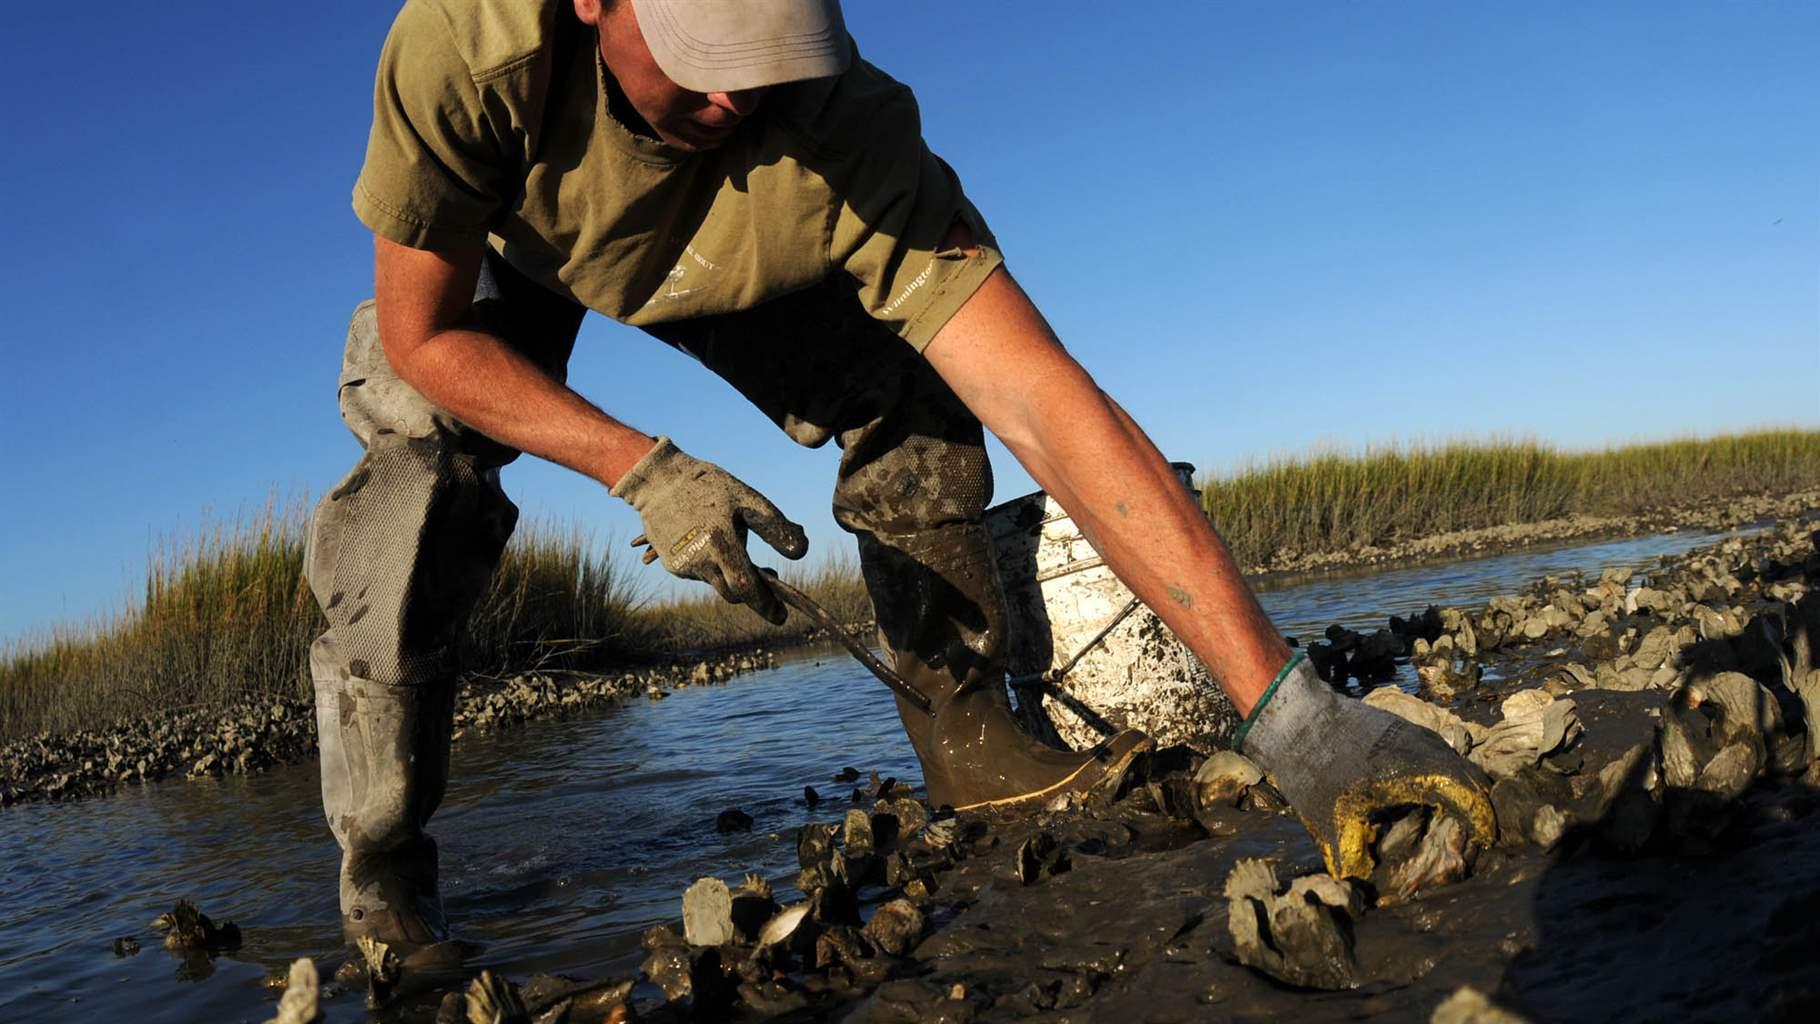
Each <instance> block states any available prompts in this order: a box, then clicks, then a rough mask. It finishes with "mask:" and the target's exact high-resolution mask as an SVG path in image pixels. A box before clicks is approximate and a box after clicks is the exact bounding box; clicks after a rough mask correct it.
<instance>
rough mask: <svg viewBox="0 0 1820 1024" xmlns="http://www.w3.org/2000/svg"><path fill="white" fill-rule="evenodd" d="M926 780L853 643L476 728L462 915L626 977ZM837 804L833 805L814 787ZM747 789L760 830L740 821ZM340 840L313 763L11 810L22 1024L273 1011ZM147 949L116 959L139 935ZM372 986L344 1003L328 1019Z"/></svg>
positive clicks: (332, 914) (459, 789)
mask: <svg viewBox="0 0 1820 1024" xmlns="http://www.w3.org/2000/svg"><path fill="white" fill-rule="evenodd" d="M1714 539H1715V537H1714V535H1713V534H1710V533H1703V532H1696V531H1687V532H1683V533H1677V534H1668V535H1662V536H1656V537H1648V538H1642V539H1638V540H1630V541H1617V542H1602V543H1597V544H1586V545H1574V546H1564V547H1560V548H1555V549H1551V550H1543V551H1524V552H1520V553H1517V554H1511V555H1503V556H1498V557H1494V558H1485V559H1477V560H1472V561H1456V562H1448V563H1442V564H1435V565H1428V566H1421V567H1416V568H1409V569H1397V570H1392V571H1387V572H1378V573H1372V574H1346V575H1338V574H1336V575H1326V576H1317V577H1303V578H1301V579H1297V580H1291V581H1276V582H1273V583H1271V584H1268V585H1266V587H1265V588H1264V589H1263V593H1262V595H1261V598H1262V600H1263V603H1264V605H1265V607H1266V609H1267V610H1268V611H1269V612H1270V614H1271V616H1272V618H1273V619H1274V620H1275V621H1276V622H1277V623H1278V625H1279V626H1281V627H1282V628H1283V629H1284V630H1285V632H1288V633H1290V634H1292V635H1296V636H1298V637H1300V638H1301V639H1303V641H1304V642H1306V641H1307V640H1311V639H1314V638H1317V637H1318V636H1319V635H1320V632H1321V630H1323V629H1325V627H1326V626H1327V625H1328V624H1330V623H1334V622H1338V623H1342V624H1344V625H1347V626H1349V627H1351V628H1355V629H1362V630H1364V629H1376V628H1379V627H1381V626H1383V625H1384V621H1385V619H1386V618H1387V617H1388V616H1389V615H1391V614H1399V615H1409V614H1411V613H1414V612H1419V611H1421V609H1422V608H1424V607H1426V606H1427V605H1428V604H1431V603H1432V604H1440V605H1446V604H1455V605H1472V604H1477V603H1480V602H1483V601H1484V600H1485V599H1486V598H1488V597H1491V596H1494V595H1497V594H1504V593H1510V592H1512V591H1514V590H1515V589H1517V588H1518V587H1520V586H1523V585H1525V584H1527V583H1529V582H1531V581H1533V580H1534V579H1536V578H1538V577H1540V576H1543V575H1550V574H1553V575H1560V574H1563V573H1566V572H1568V571H1571V570H1574V569H1578V570H1581V571H1584V572H1586V573H1588V574H1590V575H1593V576H1595V577H1596V574H1597V573H1598V571H1599V570H1600V569H1602V568H1604V567H1608V566H1613V565H1625V566H1630V567H1633V568H1638V569H1646V568H1648V567H1650V566H1652V565H1654V564H1655V562H1656V559H1657V558H1659V557H1661V556H1663V555H1672V554H1678V553H1680V552H1682V551H1685V550H1687V549H1688V548H1691V547H1695V546H1699V545H1701V544H1706V543H1711V542H1712V541H1713V540H1714ZM848 765H852V766H855V767H857V768H859V769H860V770H861V771H862V772H864V771H867V770H868V769H876V770H877V771H878V772H879V773H880V774H881V775H886V776H893V775H894V776H896V777H898V778H900V779H906V780H914V779H915V777H916V772H917V769H916V763H915V758H914V755H913V754H912V753H911V751H910V748H909V745H908V743H907V742H906V741H905V740H904V737H903V733H902V732H901V731H900V730H899V729H898V727H897V718H896V714H895V711H894V709H893V706H892V702H891V697H890V693H889V691H887V690H886V689H885V688H884V687H882V686H880V685H879V684H878V683H877V682H875V681H874V680H872V679H871V677H870V676H868V675H867V674H866V673H865V671H864V670H863V669H861V668H860V667H859V666H858V665H856V664H854V663H853V662H852V661H851V660H850V659H848V658H847V656H846V655H845V654H844V653H841V652H839V651H836V650H832V649H828V650H816V651H809V652H802V653H801V654H799V655H798V656H795V657H792V658H790V659H787V660H785V661H784V662H783V663H781V664H780V665H779V666H778V667H777V668H775V669H771V670H768V671H765V672H761V673H755V674H753V675H751V676H748V677H745V678H743V679H741V680H740V681H738V682H736V683H735V684H733V685H731V686H729V687H726V688H719V687H715V688H701V689H689V690H682V691H679V692H677V693H674V694H672V695H671V696H669V697H668V698H666V699H663V700H660V701H648V700H643V699H640V700H635V701H633V702H631V703H629V704H627V705H626V706H624V707H622V708H620V709H618V710H615V711H611V712H607V713H605V714H603V715H600V716H598V717H593V718H586V719H576V720H573V721H544V722H535V723H531V724H529V725H527V726H525V727H523V728H521V729H517V730H512V731H507V732H504V733H497V734H492V735H477V736H472V737H469V738H467V739H465V740H464V741H463V742H462V743H461V744H459V745H458V746H457V747H456V749H455V754H454V773H453V774H454V777H453V781H452V782H451V785H450V787H449V796H448V799H447V800H446V802H445V803H444V805H443V809H442V811H441V812H440V813H439V814H438V815H437V817H436V820H435V822H434V824H433V831H434V833H435V834H436V836H437V837H438V840H439V841H440V842H441V844H442V848H443V888H444V893H445V897H446V900H447V903H448V909H449V912H450V915H451V917H452V918H453V919H454V920H456V921H457V922H458V923H459V924H460V926H461V931H462V934H463V935H464V936H465V937H468V938H470V939H473V940H475V941H478V942H481V943H483V944H484V945H485V947H486V950H485V953H484V956H483V958H482V960H481V961H480V964H479V965H480V966H494V967H497V968H501V969H503V970H504V971H506V972H507V973H509V974H511V975H514V976H517V977H523V976H525V975H528V974H531V973H534V972H537V971H571V972H576V973H586V974H590V975H597V976H598V975H605V974H615V973H618V974H626V973H630V972H631V971H633V970H635V969H636V967H637V963H638V961H639V959H640V954H639V950H638V935H639V933H640V932H641V931H642V930H643V929H644V928H646V927H648V926H649V925H651V924H653V923H656V922H660V921H665V920H670V919H674V918H675V917H677V916H678V915H679V914H680V895H681V891H682V889H683V888H684V887H686V886H687V885H688V883H689V882H690V881H692V880H694V879H695V878H697V877H700V876H702V875H719V876H722V877H726V878H737V877H738V876H739V875H740V874H741V873H743V872H745V871H747V870H753V871H758V872H760V873H763V874H764V875H766V876H767V877H769V878H771V879H772V880H773V881H774V882H781V881H783V880H785V879H787V878H788V877H790V876H791V875H792V874H793V873H794V870H795V866H796V865H795V852H794V846H793V840H794V834H795V829H796V828H797V826H799V825H801V824H804V823H805V822H808V821H812V820H828V819H831V818H833V817H837V816H838V815H839V814H840V813H841V812H842V811H843V810H844V809H845V808H846V807H847V806H848V803H847V793H848V792H849V791H850V789H851V787H850V786H846V785H841V784H837V783H834V782H832V781H830V777H831V776H832V775H833V774H834V773H835V772H837V771H839V770H840V769H841V768H843V767H845V766H848ZM809 785H812V786H815V787H816V788H817V789H818V790H819V791H820V794H821V796H822V797H823V803H822V804H821V806H820V807H819V808H818V809H816V810H813V811H812V810H810V808H809V807H808V806H807V805H806V803H805V801H804V799H803V787H804V786H809ZM729 807H738V808H741V809H743V810H745V811H746V812H747V813H749V814H750V815H752V817H753V818H754V819H755V825H754V828H753V831H751V832H749V833H738V834H733V835H722V834H720V833H717V832H716V831H715V828H714V818H715V815H716V814H718V813H719V812H720V811H721V810H723V809H726V808H729ZM335 870H336V851H335V846H334V842H333V840H332V839H331V837H330V836H329V834H328V830H327V827H326V826H325V825H324V824H323V821H322V815H321V806H320V803H319V800H318V795H317V775H316V769H315V766H314V765H313V764H312V765H297V766H292V767H288V768H282V769H278V770H275V771H271V772H268V773H266V774H264V775H259V776H254V777H250V778H249V777H232V778H227V779H222V780H209V781H196V782H182V781H172V782H166V783H162V784H158V785H153V786H146V787H137V788H133V789H128V790H126V791H123V792H122V793H120V794H119V795H116V796H114V797H110V798H106V799H101V800H90V801H85V802H81V803H75V804H65V805H50V804H39V805H29V806H24V807H17V808H11V809H8V810H6V811H4V812H0V893H4V894H5V895H4V897H3V898H0V1019H20V1018H24V1017H26V1016H27V1015H28V1014H29V1015H30V1016H31V1019H34V1020H40V1021H54V1020H77V1019H82V1020H87V1019H118V1020H134V1021H191V1020H224V1021H226V1020H247V1021H263V1020H265V1019H267V1018H268V1017H269V1016H270V1014H271V1013H272V1007H273V1003H274V1001H275V996H274V995H273V994H272V993H271V992H269V991H268V990H266V989H265V988H264V987H263V984H262V981H263V979H264V978H265V976H266V975H267V974H268V973H271V972H272V971H275V970H280V969H282V967H283V966H284V965H285V964H286V963H288V962H289V961H290V960H291V959H293V958H295V957H297V956H302V955H312V954H314V955H320V954H323V953H326V952H328V951H330V950H332V949H334V948H335V947H336V946H337V945H338V944H339V941H340V939H339V934H338V930H337V926H336V924H335V918H336V910H335ZM179 897H188V898H190V899H192V900H194V901H195V902H196V903H197V904H198V905H199V906H200V907H201V908H202V909H203V910H204V911H205V912H206V913H208V914H210V915H211V916H212V917H214V918H215V919H216V920H217V921H221V920H223V919H231V920H233V921H236V922H237V923H239V924H240V926H241V927H242V929H243V931H244V933H245V936H246V944H245V946H244V947H243V948H242V949H241V950H240V951H239V952H237V953H234V954H230V955H227V956H223V957H219V958H216V959H214V960H212V961H184V960H180V959H178V958H176V957H174V956H172V955H170V954H167V953H166V952H164V951H163V949H162V948H161V947H160V946H159V944H158V941H159V935H158V934H157V933H156V932H154V931H152V930H151V929H150V928H149V927H148V926H147V925H148V922H149V921H150V920H151V919H152V918H153V917H154V916H156V915H157V914H158V913H160V912H162V911H165V910H168V909H169V908H170V906H171V904H172V903H173V902H175V901H176V900H177V899H178V898H179ZM124 935H131V936H134V937H136V938H137V939H138V940H139V941H140V942H141V943H142V944H143V946H144V947H145V948H144V951H143V952H141V953H140V954H138V955H137V956H133V957H128V958H116V957H115V956H114V955H113V953H112V951H111V949H110V945H111V942H112V940H113V939H114V938H116V937H118V936H124ZM354 1005H355V1004H354V1003H353V1002H351V1001H345V1000H344V1001H337V1002H336V1003H335V1004H332V1006H331V1009H330V1011H329V1012H330V1015H331V1019H346V1018H347V1016H348V1015H349V1014H350V1013H351V1012H352V1010H353V1006H354Z"/></svg>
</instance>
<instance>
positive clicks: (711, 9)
mask: <svg viewBox="0 0 1820 1024" xmlns="http://www.w3.org/2000/svg"><path fill="white" fill-rule="evenodd" d="M632 8H633V10H634V11H636V12H637V14H638V25H639V28H640V29H641V30H642V31H643V32H644V36H645V43H646V45H648V46H649V47H650V48H651V56H652V57H654V58H656V60H657V66H658V67H659V68H661V69H663V72H664V74H666V75H668V76H669V77H670V80H671V81H673V82H675V83H676V84H677V85H680V86H682V87H683V88H685V89H693V90H694V91H696V92H737V91H739V90H741V89H757V88H761V87H763V86H767V85H777V84H779V83H782V82H795V81H801V80H802V79H805V78H827V77H830V76H832V75H838V74H840V73H841V72H843V71H845V70H847V64H848V61H849V60H850V58H851V54H852V45H851V44H850V43H849V42H848V40H847V26H846V23H845V22H844V21H843V20H842V19H841V13H840V4H839V3H838V2H837V0H632Z"/></svg>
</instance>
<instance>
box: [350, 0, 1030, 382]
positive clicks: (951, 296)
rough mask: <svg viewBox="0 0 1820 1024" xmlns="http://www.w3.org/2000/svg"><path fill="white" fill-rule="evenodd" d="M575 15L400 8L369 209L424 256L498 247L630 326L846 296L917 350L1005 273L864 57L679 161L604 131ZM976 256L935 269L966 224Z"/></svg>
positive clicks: (603, 103) (358, 195) (377, 101)
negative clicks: (830, 290)
mask: <svg viewBox="0 0 1820 1024" xmlns="http://www.w3.org/2000/svg"><path fill="white" fill-rule="evenodd" d="M610 87H612V83H611V80H610V78H609V77H608V76H607V73H606V71H605V68H604V66H603V64H602V62H601V61H600V58H599V49H598V40H597V38H596V36H595V34H594V30H593V28H592V27H590V26H587V25H584V24H582V23H581V22H579V21H577V20H576V18H575V16H574V13H573V8H572V5H571V2H570V0H517V2H513V0H406V3H405V4H404V7H403V9H402V10H400V11H399V13H398V18H397V20H396V21H395V22H394V23H393V25H392V30H391V33H390V34H389V35H388V36H387V37H386V42H385V48H384V50H383V52H382V53H381V55H380V59H379V74H378V82H377V85H376V87H375V90H374V103H373V108H374V109H373V130H372V135H371V137H370V139H369V141H368V143H367V154H366V163H365V165H364V166H363V167H362V168H361V171H360V178H359V180H358V182H356V184H355V186H354V211H355V213H356V214H357V215H358V216H359V217H360V220H361V221H362V222H363V223H364V224H366V226H367V227H369V228H371V229H372V230H373V231H374V232H376V233H378V234H379V235H382V236H384V237H385V238H388V239H391V240H392V241H394V242H398V243H400V244H402V245H407V246H411V247H413V248H419V249H449V248H453V247H459V246H463V245H467V244H472V243H477V242H479V241H480V240H482V239H489V240H490V243H491V244H492V245H493V246H494V247H495V248H497V249H498V250H499V251H500V253H501V254H502V255H503V256H504V257H505V258H506V260H507V262H509V263H511V264H512V265H513V266H514V267H516V268H517V269H518V270H520V271H521V272H523V273H525V274H526V275H528V276H530V277H531V278H532V279H533V280H536V281H538V282H539V283H541V284H543V285H544V286H545V287H547V288H550V289H552V290H553V291H556V292H557V293H559V294H562V295H566V296H569V297H570V298H573V299H574V300H575V301H576V302H579V303H581V304H582V305H584V306H587V307H588V308H590V309H594V310H596V311H598V312H601V313H604V314H606V315H607V316H610V317H612V318H614V319H615V320H619V321H622V322H624V323H628V324H633V325H639V326H644V325H650V324H656V323H662V322H665V321H669V320H678V319H683V318H686V317H696V316H704V315H708V314H714V313H726V312H732V311H735V310H740V309H747V308H750V307H752V306H753V305H756V304H758V303H761V302H764V301H765V300H767V299H771V298H775V297H777V296H779V295H783V294H786V293H788V292H792V291H796V290H798V289H801V288H805V287H808V286H809V285H812V284H815V283H817V282H819V281H822V280H823V279H826V278H829V277H831V276H837V277H840V278H842V279H846V280H850V281H851V282H852V283H853V286H854V288H855V290H856V292H857V293H858V295H859V298H860V301H861V303H862V304H863V305H864V306H865V308H866V309H867V311H868V312H870V313H871V314H872V315H873V316H874V317H876V318H877V319H879V320H880V321H882V322H884V323H886V324H888V325H890V327H891V328H892V329H893V330H895V331H896V332H897V333H898V335H899V336H900V337H902V338H903V339H904V340H905V341H907V342H909V343H910V344H912V345H914V346H916V347H917V348H918V349H919V350H920V349H921V348H922V347H923V346H925V345H927V344H928V343H929V341H930V340H931V339H932V338H933V337H934V336H935V334H936V332H937V331H939V330H940V329H941V327H942V325H943V324H945V323H947V321H948V318H949V317H950V316H952V315H953V314H954V312H955V311H956V310H957V309H959V308H960V307H961V305H962V304H963V303H965V302H966V301H967V299H968V298H969V297H970V296H971V295H972V294H973V292H974V291H975V290H976V289H977V288H978V287H979V285H980V283H981V282H982V281H984V280H985V279H986V276H987V275H988V274H989V273H991V271H992V270H993V268H995V267H997V266H998V265H999V264H1000V262H1001V259H1000V256H999V253H998V250H997V247H996V245H995V243H994V242H993V239H992V236H991V233H990V232H989V231H988V229H987V228H986V225H985V223H984V222H983V221H982V219H981V218H980V216H979V213H978V211H976V210H975V209H974V208H973V206H972V204H971V203H969V202H968V201H967V198H966V196H965V195H964V194H963V193H962V191H961V186H960V182H959V180H958V179H957V178H956V177H955V175H954V172H953V171H952V170H950V169H949V167H948V165H947V164H946V163H944V162H942V160H941V159H940V158H938V157H937V156H935V154H933V153H931V152H930V151H929V149H928V147H927V146H926V145H924V143H923V137H922V128H921V123H920V121H919V119H918V115H917V109H916V101H915V99H914V97H912V95H911V93H910V90H909V89H907V88H906V87H904V86H903V85H901V84H899V83H897V82H895V81H893V80H892V79H891V78H890V77H889V76H887V75H885V74H884V73H883V72H881V71H879V70H878V69H877V68H874V67H872V66H871V65H870V64H867V63H866V62H865V61H863V60H861V59H859V57H858V55H857V54H855V56H854V59H853V62H852V66H851V67H850V68H849V69H848V71H847V72H846V73H845V74H843V75H841V76H839V77H838V78H830V79H817V80H813V81H808V82H797V83H791V84H788V85H782V86H777V87H774V88H772V89H771V90H770V91H769V92H768V93H767V94H766V95H765V97H764V100H763V102H762V104H761V106H760V107H759V109H758V110H757V111H756V112H755V113H754V114H752V115H751V116H750V117H748V118H747V119H746V120H745V121H744V122H742V123H741V124H740V125H739V127H738V128H736V129H735V130H734V131H733V133H732V134H731V135H729V136H728V137H727V139H726V141H725V142H724V143H722V145H721V146H720V147H719V148H718V149H714V150H710V151H707V152H703V153H695V154H691V153H685V152H682V151H680V150H677V149H674V148H671V147H669V146H666V145H663V144H662V143H660V142H657V141H655V140H652V139H648V138H645V137H643V136H640V135H635V134H633V133H632V132H630V131H628V130H627V129H626V128H625V127H624V126H623V125H622V124H621V123H620V122H619V121H618V120H617V119H615V118H614V117H612V116H611V115H610V114H609V113H608V111H607V101H608V89H609V88H610ZM957 221H958V222H960V223H963V224H965V225H966V226H967V227H968V228H970V229H971V231H972V235H973V238H974V241H975V243H976V244H977V245H978V251H977V254H974V255H967V254H964V253H962V252H960V251H958V250H953V249H948V250H943V249H942V244H941V243H942V239H943V238H944V237H945V235H946V234H947V231H948V229H949V228H950V226H952V225H953V224H954V223H956V222H957Z"/></svg>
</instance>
